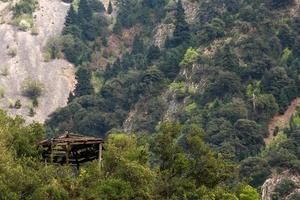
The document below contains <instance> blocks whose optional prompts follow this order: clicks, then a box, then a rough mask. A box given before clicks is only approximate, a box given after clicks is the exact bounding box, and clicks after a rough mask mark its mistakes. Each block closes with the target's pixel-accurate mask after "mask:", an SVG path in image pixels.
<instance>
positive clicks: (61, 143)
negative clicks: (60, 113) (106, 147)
mask: <svg viewBox="0 0 300 200" xmlns="http://www.w3.org/2000/svg"><path fill="white" fill-rule="evenodd" d="M102 143H104V141H103V139H101V138H96V137H91V136H82V135H77V134H70V133H65V134H63V135H59V136H57V137H54V138H50V139H47V140H43V141H41V142H40V143H39V145H40V146H41V147H42V156H43V158H44V159H45V160H46V161H49V162H51V163H59V164H76V165H77V167H78V168H79V164H80V163H84V162H88V161H92V160H95V159H99V160H101V151H102V149H103V147H102Z"/></svg>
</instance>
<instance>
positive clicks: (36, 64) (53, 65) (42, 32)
mask: <svg viewBox="0 0 300 200" xmlns="http://www.w3.org/2000/svg"><path fill="white" fill-rule="evenodd" d="M0 4H1V3H0ZM69 6H70V5H69V4H65V3H62V2H61V1H60V0H39V8H38V9H37V10H36V12H35V13H34V17H35V18H36V26H37V29H38V35H32V34H31V33H30V31H28V32H23V31H20V30H18V29H17V27H14V26H12V25H9V24H7V23H4V24H1V25H0V72H3V71H7V75H0V86H1V87H2V88H4V90H5V95H4V98H2V99H0V107H1V108H3V109H5V110H7V111H8V113H10V114H12V115H22V116H24V117H25V119H26V121H28V122H31V121H38V122H44V121H45V119H47V117H48V115H49V114H50V113H52V112H53V111H55V110H56V109H57V108H59V107H63V106H65V105H66V104H67V99H68V96H69V93H70V91H72V90H73V88H74V86H75V84H76V81H75V76H74V68H73V66H72V65H71V64H70V63H68V62H67V61H66V60H63V59H57V60H52V61H50V62H44V58H43V55H42V54H43V53H42V50H43V47H44V45H45V44H46V42H47V40H48V39H49V38H50V37H53V36H56V35H59V34H60V33H61V31H62V28H63V25H64V21H65V16H66V14H67V11H68V9H69ZM0 8H1V5H0ZM0 12H1V10H0ZM4 18H5V16H4ZM11 49H14V50H15V52H16V56H15V57H12V56H10V55H8V54H9V51H11ZM27 78H30V79H33V80H39V81H41V82H42V83H43V84H44V86H45V92H44V93H43V95H42V96H41V97H40V98H39V106H38V108H37V109H36V115H35V116H34V117H29V116H28V114H29V107H30V105H31V101H30V100H29V99H28V98H26V97H24V96H22V91H21V86H22V83H23V81H24V80H25V79H27ZM18 99H19V100H21V104H22V107H21V109H10V108H8V107H9V105H10V104H13V103H14V102H15V101H16V100H18Z"/></svg>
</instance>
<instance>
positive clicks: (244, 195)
mask: <svg viewBox="0 0 300 200" xmlns="http://www.w3.org/2000/svg"><path fill="white" fill-rule="evenodd" d="M260 199H261V198H260V197H259V194H258V192H257V191H256V190H255V189H254V188H252V187H251V186H249V185H247V186H246V187H245V188H244V189H243V190H242V192H241V194H240V200H260Z"/></svg>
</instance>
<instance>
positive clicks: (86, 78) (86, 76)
mask: <svg viewBox="0 0 300 200" xmlns="http://www.w3.org/2000/svg"><path fill="white" fill-rule="evenodd" d="M76 80H77V81H78V82H77V85H76V88H75V91H74V93H75V96H76V97H80V96H83V95H90V94H93V93H94V90H93V86H92V84H91V72H90V71H89V70H88V69H86V68H84V67H80V68H79V69H78V71H77V72H76Z"/></svg>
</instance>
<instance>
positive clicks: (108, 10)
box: [107, 1, 113, 15]
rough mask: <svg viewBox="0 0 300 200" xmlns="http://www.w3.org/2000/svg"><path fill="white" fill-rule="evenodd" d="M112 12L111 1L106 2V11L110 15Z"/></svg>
mask: <svg viewBox="0 0 300 200" xmlns="http://www.w3.org/2000/svg"><path fill="white" fill-rule="evenodd" d="M112 12H113V7H112V3H111V1H109V3H108V7H107V13H108V14H109V15H110V14H111V13H112Z"/></svg>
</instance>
